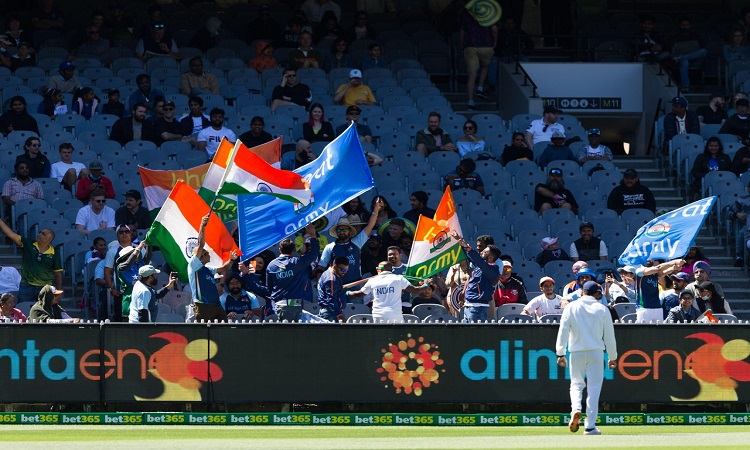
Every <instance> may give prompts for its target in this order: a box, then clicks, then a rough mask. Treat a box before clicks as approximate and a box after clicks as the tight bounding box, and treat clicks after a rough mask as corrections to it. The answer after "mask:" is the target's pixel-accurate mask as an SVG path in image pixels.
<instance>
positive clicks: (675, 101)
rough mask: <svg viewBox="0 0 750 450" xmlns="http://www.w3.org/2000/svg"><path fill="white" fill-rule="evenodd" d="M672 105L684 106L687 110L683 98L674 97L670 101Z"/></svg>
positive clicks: (685, 101) (686, 102)
mask: <svg viewBox="0 0 750 450" xmlns="http://www.w3.org/2000/svg"><path fill="white" fill-rule="evenodd" d="M672 104H673V105H680V106H684V107H685V108H687V105H688V101H687V99H686V98H685V97H675V98H673V99H672Z"/></svg>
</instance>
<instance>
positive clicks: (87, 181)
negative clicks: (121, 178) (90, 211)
mask: <svg viewBox="0 0 750 450" xmlns="http://www.w3.org/2000/svg"><path fill="white" fill-rule="evenodd" d="M103 169H104V165H103V164H102V162H101V161H99V160H98V159H95V160H93V161H91V162H90V163H89V173H88V175H87V176H85V177H82V178H81V179H79V180H78V185H77V187H76V198H77V199H78V200H80V201H81V202H83V204H84V205H85V204H87V203H88V202H89V198H90V197H91V193H92V192H94V191H103V192H104V197H105V198H115V188H114V187H113V186H112V180H110V179H109V178H107V177H105V176H104V175H102V170H103Z"/></svg>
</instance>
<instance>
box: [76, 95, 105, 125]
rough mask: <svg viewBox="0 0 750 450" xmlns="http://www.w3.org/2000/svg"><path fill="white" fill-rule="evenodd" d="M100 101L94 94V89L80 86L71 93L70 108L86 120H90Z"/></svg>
mask: <svg viewBox="0 0 750 450" xmlns="http://www.w3.org/2000/svg"><path fill="white" fill-rule="evenodd" d="M100 102H101V100H99V97H97V96H96V94H94V89H92V88H90V87H82V88H81V89H78V90H77V91H76V93H75V94H73V105H72V109H73V112H74V113H76V114H80V115H82V116H83V117H85V118H86V120H91V118H92V117H94V115H96V108H97V107H98V106H99V103H100Z"/></svg>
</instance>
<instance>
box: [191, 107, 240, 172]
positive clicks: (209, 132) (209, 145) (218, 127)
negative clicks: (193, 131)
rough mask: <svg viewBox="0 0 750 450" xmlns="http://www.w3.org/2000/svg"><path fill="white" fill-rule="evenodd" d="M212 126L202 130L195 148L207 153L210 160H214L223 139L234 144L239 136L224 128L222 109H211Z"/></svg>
mask: <svg viewBox="0 0 750 450" xmlns="http://www.w3.org/2000/svg"><path fill="white" fill-rule="evenodd" d="M209 116H210V117H211V126H210V127H206V128H204V129H202V130H201V131H200V132H199V133H198V136H197V137H196V138H195V141H196V143H195V148H196V149H198V150H200V151H204V152H206V154H207V155H208V160H209V161H210V160H211V159H213V157H214V154H215V153H216V151H217V150H218V149H219V144H220V143H221V141H222V139H224V138H226V139H227V140H228V141H229V142H231V143H234V142H235V141H236V140H237V136H236V135H235V134H234V131H232V130H231V129H229V128H227V127H225V126H224V110H223V109H221V108H213V109H211V113H210V114H209Z"/></svg>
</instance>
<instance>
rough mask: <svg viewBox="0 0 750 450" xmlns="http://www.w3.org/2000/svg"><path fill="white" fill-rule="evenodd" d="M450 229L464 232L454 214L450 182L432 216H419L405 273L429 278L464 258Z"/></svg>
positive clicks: (460, 234) (460, 233) (464, 255)
mask: <svg viewBox="0 0 750 450" xmlns="http://www.w3.org/2000/svg"><path fill="white" fill-rule="evenodd" d="M453 233H458V235H459V236H463V233H462V232H461V224H459V223H458V217H457V216H456V204H455V203H454V202H453V195H452V194H451V189H450V186H447V187H446V188H445V192H444V193H443V198H442V199H441V200H440V204H439V205H438V207H437V210H435V216H434V217H433V218H430V217H426V216H421V215H420V216H419V222H418V223H417V231H416V232H415V233H414V241H413V242H412V246H411V252H410V253H409V262H408V263H407V269H406V274H407V275H408V276H411V277H415V278H428V277H431V276H433V275H435V274H436V273H438V272H442V271H443V270H445V269H447V268H449V267H450V266H452V265H454V264H457V263H459V262H461V261H463V260H464V259H466V254H465V253H464V252H463V251H462V250H461V245H459V243H458V241H457V240H456V239H454V238H453Z"/></svg>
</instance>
